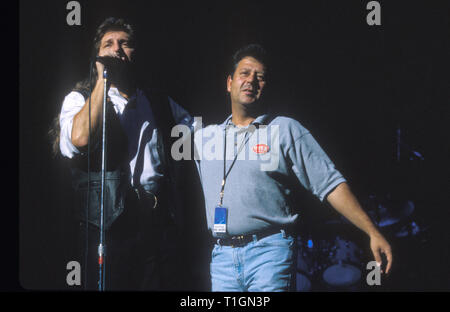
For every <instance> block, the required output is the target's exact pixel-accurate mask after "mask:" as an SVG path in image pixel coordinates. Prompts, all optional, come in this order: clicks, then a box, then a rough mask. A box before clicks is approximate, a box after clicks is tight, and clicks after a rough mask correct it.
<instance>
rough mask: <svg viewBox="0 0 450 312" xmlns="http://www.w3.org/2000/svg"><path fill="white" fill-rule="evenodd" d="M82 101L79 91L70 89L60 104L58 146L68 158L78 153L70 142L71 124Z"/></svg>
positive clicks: (82, 104) (80, 107)
mask: <svg viewBox="0 0 450 312" xmlns="http://www.w3.org/2000/svg"><path fill="white" fill-rule="evenodd" d="M84 103H85V100H84V97H83V95H82V94H81V93H79V92H76V91H72V92H70V93H69V94H68V95H67V96H66V97H65V98H64V101H63V104H62V108H61V115H60V117H59V124H60V127H61V134H60V140H59V148H60V150H61V154H62V155H63V156H65V157H68V158H72V157H73V156H74V155H75V154H79V153H80V151H79V150H78V149H77V148H76V147H75V146H74V145H73V144H72V125H73V117H74V116H75V115H76V114H77V113H78V112H79V111H80V110H81V109H82V108H83V106H84Z"/></svg>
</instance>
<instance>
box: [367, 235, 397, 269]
mask: <svg viewBox="0 0 450 312" xmlns="http://www.w3.org/2000/svg"><path fill="white" fill-rule="evenodd" d="M370 249H371V250H372V253H373V256H374V257H375V261H376V262H377V263H378V264H379V265H380V266H381V264H382V259H381V253H384V254H385V256H386V258H387V264H386V272H383V271H381V272H382V273H386V274H388V273H389V270H390V269H391V266H392V252H391V246H390V245H389V243H388V242H387V241H386V240H385V239H384V237H383V235H381V234H380V233H379V232H377V233H375V234H372V235H370Z"/></svg>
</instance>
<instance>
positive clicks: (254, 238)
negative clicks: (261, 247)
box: [252, 234, 258, 243]
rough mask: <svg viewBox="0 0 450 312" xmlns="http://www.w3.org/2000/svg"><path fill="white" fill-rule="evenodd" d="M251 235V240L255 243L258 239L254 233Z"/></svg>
mask: <svg viewBox="0 0 450 312" xmlns="http://www.w3.org/2000/svg"><path fill="white" fill-rule="evenodd" d="M252 236H253V242H255V243H256V242H257V241H258V236H257V235H256V234H253V235H252Z"/></svg>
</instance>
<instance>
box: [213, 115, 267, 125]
mask: <svg viewBox="0 0 450 312" xmlns="http://www.w3.org/2000/svg"><path fill="white" fill-rule="evenodd" d="M231 117H233V115H230V116H228V118H227V119H225V121H224V122H223V123H222V126H226V125H230V124H231V125H232V124H233V122H232V121H231ZM268 117H269V114H263V115H260V116H258V117H256V119H255V120H253V121H252V123H251V124H252V125H255V126H257V125H261V124H264V123H265V122H266V121H267V119H268Z"/></svg>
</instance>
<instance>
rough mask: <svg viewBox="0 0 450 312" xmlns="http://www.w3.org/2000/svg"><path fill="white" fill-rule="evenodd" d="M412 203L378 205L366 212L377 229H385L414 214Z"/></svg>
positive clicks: (384, 203)
mask: <svg viewBox="0 0 450 312" xmlns="http://www.w3.org/2000/svg"><path fill="white" fill-rule="evenodd" d="M414 208H415V206H414V203H413V202H412V201H410V200H408V201H403V202H393V201H390V202H383V203H379V204H378V205H377V207H376V208H375V209H371V210H369V211H368V214H369V215H370V216H371V217H372V219H373V220H374V222H375V223H376V224H377V225H378V226H379V227H387V226H390V225H393V224H396V223H399V222H401V221H403V220H405V219H406V218H408V217H409V216H410V215H411V214H412V213H413V212H414Z"/></svg>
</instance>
